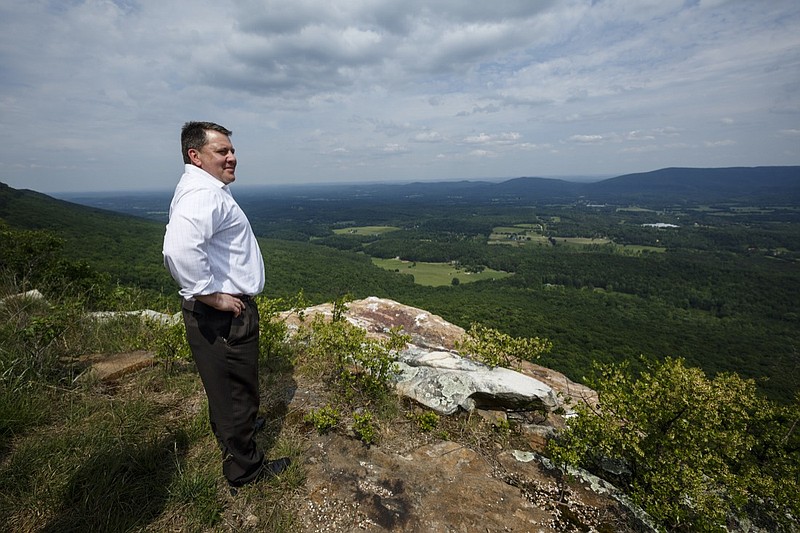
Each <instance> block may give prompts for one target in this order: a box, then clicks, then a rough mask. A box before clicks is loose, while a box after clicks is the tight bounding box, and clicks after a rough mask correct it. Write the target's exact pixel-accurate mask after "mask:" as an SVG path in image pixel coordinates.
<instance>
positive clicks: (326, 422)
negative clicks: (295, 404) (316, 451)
mask: <svg viewBox="0 0 800 533" xmlns="http://www.w3.org/2000/svg"><path fill="white" fill-rule="evenodd" d="M340 418H341V413H339V410H338V409H336V408H335V407H331V406H330V405H325V406H323V407H320V408H319V409H312V410H311V411H309V412H308V413H307V414H306V415H305V416H304V417H303V421H304V422H306V423H308V424H312V425H313V426H314V428H316V430H317V433H319V434H320V435H323V434H325V433H328V432H329V431H330V430H332V429H333V428H335V427H336V426H337V425H338V424H339V419H340Z"/></svg>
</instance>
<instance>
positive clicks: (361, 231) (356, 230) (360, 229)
mask: <svg viewBox="0 0 800 533" xmlns="http://www.w3.org/2000/svg"><path fill="white" fill-rule="evenodd" d="M399 229H400V228H397V227H395V226H354V227H351V228H339V229H335V230H333V232H334V233H336V234H337V235H382V234H384V233H389V232H390V231H397V230H399Z"/></svg>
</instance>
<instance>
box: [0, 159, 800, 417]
mask: <svg viewBox="0 0 800 533" xmlns="http://www.w3.org/2000/svg"><path fill="white" fill-rule="evenodd" d="M791 168H792V169H793V170H786V169H779V170H778V171H776V173H775V174H774V176H773V177H774V179H773V180H772V181H771V182H770V181H769V180H768V179H765V178H764V177H763V175H762V174H763V171H760V170H759V171H754V174H752V175H756V177H757V178H758V179H755V180H754V179H749V178H748V179H745V178H742V177H741V176H740V174H741V173H740V172H739V171H738V170H737V171H736V172H734V173H733V174H731V175H732V176H734V177H735V178H736V179H735V180H734V181H735V183H736V184H737V185H732V187H731V189H730V190H728V191H721V192H720V193H719V194H718V197H719V198H722V197H727V198H729V199H730V198H732V197H733V196H732V195H740V196H741V194H743V192H742V191H747V190H752V187H755V186H761V187H764V186H765V184H766V183H768V182H769V183H773V185H774V187H779V186H782V187H784V189H781V190H783V191H784V194H782V197H783V199H784V200H785V201H784V202H780V203H775V204H764V203H759V204H751V203H748V202H747V201H746V199H745V200H742V201H738V202H734V201H727V202H711V203H701V202H691V201H690V200H691V197H690V196H684V197H682V198H681V201H680V202H677V203H673V202H672V201H671V200H672V198H666V199H664V198H662V199H660V200H658V201H655V200H652V199H651V200H649V201H648V200H646V199H643V198H644V197H641V199H640V201H637V202H635V203H633V202H631V201H630V198H632V196H630V195H631V194H633V192H632V191H634V185H635V184H638V186H641V187H643V189H642V190H645V189H647V186H648V183H650V181H651V180H652V178H653V176H645V177H640V178H631V177H620V178H615V179H613V180H606V182H607V183H606V186H607V187H609V190H611V189H612V188H613V187H617V186H619V184H620V183H625V184H627V185H626V187H627V188H625V191H627V192H626V193H625V195H624V196H623V197H618V198H620V199H619V200H618V202H616V203H612V202H611V199H612V198H610V197H609V199H608V200H609V201H606V202H603V203H602V204H595V203H591V202H590V201H587V199H583V198H580V197H579V198H575V199H573V200H571V201H564V202H561V203H559V202H554V201H553V200H552V199H551V200H550V201H548V202H541V203H540V202H528V201H526V200H525V199H524V198H523V197H521V196H518V197H517V199H516V200H514V201H513V202H511V201H510V200H509V201H503V202H497V201H492V198H486V197H481V196H476V198H481V199H480V200H471V199H470V195H471V194H475V195H478V194H479V191H481V190H483V189H484V188H486V187H503V188H504V190H505V191H509V190H516V191H517V192H519V190H521V189H520V187H523V188H524V187H525V186H531V185H532V184H533V183H534V182H532V181H531V180H522V181H519V180H512V182H513V183H508V182H507V183H506V184H488V183H469V182H461V183H458V184H452V186H450V187H449V188H448V186H447V184H437V185H435V186H434V185H432V184H412V185H407V186H401V185H395V186H385V187H389V188H390V189H391V190H393V191H395V192H397V191H400V190H403V191H406V192H411V191H417V192H418V193H420V194H408V195H396V194H395V195H394V196H392V195H390V194H385V191H386V189H384V188H383V187H384V186H374V187H373V186H363V187H359V188H358V190H359V191H360V193H359V194H358V195H357V196H348V195H347V194H346V193H345V192H344V191H342V190H338V191H337V190H335V189H332V188H327V189H325V188H319V189H311V188H305V189H298V190H292V191H290V190H284V191H282V192H276V193H275V194H270V193H268V191H262V192H261V193H255V192H253V191H249V192H248V194H245V195H241V196H240V203H241V204H242V206H243V208H244V209H245V211H246V212H247V213H248V217H249V218H250V219H251V222H252V224H253V227H254V229H255V231H256V233H257V234H258V235H259V237H260V238H261V239H262V240H261V243H262V248H263V250H264V256H265V261H266V263H267V288H266V290H265V292H266V293H267V295H269V296H273V297H275V296H292V295H294V294H297V293H298V292H299V291H301V290H302V291H303V292H304V294H305V296H306V297H307V298H308V300H309V301H310V302H311V303H318V302H323V301H330V300H332V299H335V298H338V297H341V296H343V295H345V294H350V295H352V296H354V297H365V296H370V295H375V296H383V297H389V298H392V299H395V300H398V301H401V302H403V303H406V304H409V305H414V306H417V307H421V308H425V309H428V310H430V311H431V312H434V313H436V314H440V315H442V316H443V317H444V318H446V319H447V320H449V321H452V322H454V323H456V324H459V325H461V326H464V327H467V326H469V325H470V324H471V323H473V322H480V323H483V324H485V325H488V326H491V327H495V328H498V329H500V330H502V331H505V332H507V333H509V334H511V335H515V336H545V337H548V338H549V339H551V340H552V341H553V343H554V349H553V350H552V352H551V353H550V354H548V355H546V356H544V358H543V362H544V364H546V365H548V366H551V367H553V368H555V369H557V370H560V371H563V372H565V373H566V374H567V375H569V376H570V377H571V378H573V379H576V380H581V379H582V378H583V377H584V376H585V375H586V373H587V372H588V370H589V368H590V366H591V362H592V361H605V362H610V361H620V360H631V361H633V363H634V365H637V364H638V363H637V361H638V358H639V356H641V355H644V356H647V357H653V358H659V359H660V358H663V357H667V356H679V357H683V358H685V359H686V360H687V361H688V362H689V363H690V364H693V365H698V366H700V367H702V368H703V369H705V370H706V371H708V372H711V373H716V372H719V371H734V372H737V373H740V374H741V375H742V376H744V377H751V378H757V379H758V380H759V381H758V385H759V387H760V388H761V390H762V391H764V392H766V393H768V394H769V395H770V396H772V397H774V398H779V399H782V400H784V401H787V400H790V399H791V397H792V396H793V395H794V394H795V393H796V392H797V391H798V388H799V386H800V374H799V370H798V369H799V368H800V355H799V354H798V349H799V348H800V304H799V303H798V302H800V269H798V259H800V208H798V205H797V204H795V203H792V201H791V191H792V190H794V189H796V188H797V182H798V180H796V179H795V178H793V177H792V176H794V175H795V174H793V173H796V171H797V167H791ZM751 170H752V169H751ZM679 171H680V169H666V170H665V171H664V175H663V176H662V177H664V179H666V180H667V181H668V182H669V183H672V184H673V185H674V184H675V183H677V182H678V181H681V180H683V182H684V185H685V186H686V187H688V186H689V185H692V184H693V185H692V186H693V187H695V188H697V189H699V190H702V191H704V193H703V194H706V193H709V194H710V191H713V190H714V187H717V188H719V186H720V183H721V182H720V181H719V180H720V178H719V175H718V174H717V173H713V172H712V173H710V174H709V173H706V174H704V175H706V176H709V175H710V176H711V178H709V180H706V181H703V180H700V178H699V177H698V174H697V173H689V174H688V176H689V177H685V176H686V175H684V177H682V178H681V177H680V176H677V175H676V173H678V172H679ZM760 173H761V174H760ZM748 175H751V174H748ZM737 176H738V177H737ZM758 176H760V177H758ZM615 180H616V181H615ZM642 180H644V181H642ZM698 180H700V181H698ZM555 181H558V180H555ZM536 183H537V184H536V185H535V186H536V187H543V186H547V187H551V188H552V187H556V188H558V187H560V185H559V184H557V183H553V182H552V181H547V182H545V183H542V184H539V183H538V181H537V182H536ZM600 183H601V184H602V183H603V182H600ZM748 184H749V185H748ZM759 184H760V185H759ZM781 184H782V185H781ZM573 185H574V184H573ZM598 185H599V184H598ZM612 186H613V187H612ZM676 187H677V186H676ZM748 187H751V189H748ZM774 187H773V188H772V192H774V191H775V190H776V189H775V188H774ZM677 188H678V189H680V187H677ZM379 190H381V191H384V192H382V193H380V194H379V193H378V192H376V191H379ZM423 190H427V191H429V192H428V193H421V192H420V191H423ZM448 190H449V191H450V193H451V194H450V195H447V194H446V193H447V191H448ZM496 190H497V189H496ZM539 190H541V188H540V189H539ZM681 190H683V189H681ZM430 191H435V194H429V193H430ZM563 192H564V191H563V190H560V192H558V194H562V193H563ZM0 193H1V194H2V196H0V198H2V201H0V217H2V218H3V219H4V220H5V221H6V224H8V225H9V226H10V227H12V228H47V229H48V230H49V231H52V232H53V233H55V234H57V235H59V236H61V237H63V238H64V239H65V240H66V246H67V248H68V249H69V252H70V254H71V255H72V256H74V258H76V259H81V260H86V261H88V262H89V264H90V265H92V266H93V267H95V268H97V269H99V270H101V271H104V272H109V273H110V274H111V275H112V277H113V279H119V280H121V282H122V283H134V284H137V285H138V286H140V287H143V288H146V289H149V290H153V291H155V292H157V293H163V294H167V295H169V297H170V298H172V301H175V291H176V287H175V286H174V284H173V283H172V281H171V280H170V279H169V277H168V276H167V274H166V272H165V270H164V269H163V266H162V264H161V254H160V247H161V238H162V234H163V222H164V220H163V217H164V213H165V211H166V207H167V206H168V202H169V196H168V195H163V196H160V197H159V196H151V197H148V198H149V199H147V198H144V197H143V198H137V199H136V201H135V202H134V201H133V200H131V199H130V198H127V199H122V198H121V199H120V200H119V203H118V205H122V204H124V205H125V209H124V210H126V211H129V212H149V213H155V214H153V215H151V216H152V217H153V218H155V219H158V221H148V220H144V219H141V218H131V217H123V216H120V215H115V214H112V213H109V212H105V211H100V210H97V209H88V208H84V207H79V206H76V205H73V204H68V203H64V202H60V201H55V200H53V199H51V198H48V197H45V196H43V195H38V194H36V193H30V192H22V191H14V190H13V189H9V188H7V187H4V188H2V189H0ZM234 193H235V194H236V191H234ZM426 194H427V196H426ZM504 194H505V193H504ZM634 196H635V195H634ZM645 196H646V195H645ZM445 197H447V198H449V199H448V200H442V199H443V198H445ZM493 198H495V199H496V198H497V197H496V196H495V197H493ZM505 198H507V199H508V198H511V196H506V197H505ZM112 200H113V199H109V198H105V199H104V200H103V202H105V204H104V205H108V206H110V207H114V205H115V204H114V202H113V201H112ZM148 202H151V203H148ZM393 258H399V259H401V260H404V261H406V262H405V263H395V264H397V265H401V266H398V267H394V268H392V269H389V270H383V269H381V268H379V267H378V266H376V264H375V262H373V259H375V260H376V261H377V260H379V259H393ZM423 263H424V264H425V265H426V266H427V265H432V267H431V268H435V266H436V265H441V267H442V269H445V268H446V269H447V270H448V272H450V273H449V274H447V273H445V274H443V278H442V281H441V282H440V283H434V284H430V285H423V284H420V283H415V278H414V271H415V268H417V267H422V265H423ZM485 269H494V270H496V271H503V272H505V273H509V274H511V275H510V276H508V277H504V278H503V279H496V280H491V279H488V280H484V281H476V282H472V280H473V279H474V277H475V276H474V273H476V272H481V271H484V270H485ZM442 271H443V272H444V270H442ZM448 276H449V277H448Z"/></svg>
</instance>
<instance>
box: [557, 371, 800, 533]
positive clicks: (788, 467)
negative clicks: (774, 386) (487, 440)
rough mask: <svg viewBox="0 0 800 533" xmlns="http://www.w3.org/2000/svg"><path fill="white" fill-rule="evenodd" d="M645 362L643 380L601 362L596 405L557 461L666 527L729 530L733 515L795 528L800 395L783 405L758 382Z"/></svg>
mask: <svg viewBox="0 0 800 533" xmlns="http://www.w3.org/2000/svg"><path fill="white" fill-rule="evenodd" d="M643 365H644V366H645V369H646V370H645V371H644V372H642V373H641V375H640V377H639V378H638V379H634V377H633V375H632V373H631V371H630V369H629V368H628V366H627V365H626V364H622V365H604V366H601V365H597V366H596V375H595V377H594V378H593V379H592V380H591V381H590V384H591V385H592V386H593V387H594V388H595V389H596V390H597V392H598V394H599V403H598V404H597V405H596V406H587V405H585V404H578V405H576V406H575V410H576V412H577V413H578V416H577V417H576V418H575V419H573V420H571V421H570V423H569V425H568V428H567V430H565V431H564V432H563V433H562V435H561V436H560V437H559V438H558V439H556V440H553V441H551V442H550V445H549V453H550V454H551V456H552V457H553V459H554V460H556V461H557V462H559V463H561V464H573V465H578V466H581V467H584V468H587V469H589V470H591V471H593V472H595V473H598V474H600V475H603V476H604V477H610V478H611V479H612V480H613V481H614V482H615V483H617V484H619V485H621V486H622V487H623V488H624V489H625V490H626V491H627V492H628V493H629V495H630V496H631V497H632V498H633V499H634V500H635V501H636V502H637V503H639V504H640V505H642V506H643V508H644V509H645V510H647V512H648V513H650V515H651V516H653V517H654V518H655V519H657V520H659V521H660V522H661V523H662V524H663V525H664V526H666V527H668V528H670V529H675V530H691V531H723V530H724V525H725V523H726V520H727V519H728V518H729V517H730V516H731V515H732V516H737V515H738V516H747V517H748V519H750V520H752V521H753V522H755V523H759V522H761V523H764V524H768V525H769V526H768V529H776V528H777V527H778V526H779V525H781V524H782V525H783V526H785V527H787V528H788V529H790V530H791V529H793V528H796V527H797V526H798V524H797V522H796V521H795V520H796V518H797V517H800V435H798V428H797V424H798V421H799V420H800V396H798V398H796V401H795V403H794V404H793V405H789V406H786V405H779V404H776V403H773V402H770V401H769V400H767V399H765V398H763V397H761V396H759V395H758V394H757V392H756V386H755V383H754V382H753V381H752V380H745V379H742V378H740V377H739V376H737V375H736V374H719V375H717V376H716V377H715V378H713V379H708V378H707V377H706V376H705V374H704V373H703V372H702V371H701V370H700V369H697V368H688V367H686V366H684V362H683V361H682V360H680V359H666V360H665V361H664V362H662V363H653V362H650V361H644V362H643ZM609 465H613V468H610V467H609ZM611 471H614V472H616V473H615V474H611V473H610V472H611ZM792 516H793V517H794V519H793V518H792ZM770 524H771V525H770Z"/></svg>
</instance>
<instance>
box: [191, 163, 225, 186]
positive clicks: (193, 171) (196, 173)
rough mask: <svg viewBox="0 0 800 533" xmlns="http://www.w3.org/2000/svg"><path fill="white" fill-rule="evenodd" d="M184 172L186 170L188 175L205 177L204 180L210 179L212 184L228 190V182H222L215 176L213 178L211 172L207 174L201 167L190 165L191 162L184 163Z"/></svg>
mask: <svg viewBox="0 0 800 533" xmlns="http://www.w3.org/2000/svg"><path fill="white" fill-rule="evenodd" d="M185 172H186V174H188V175H190V176H194V177H198V178H201V179H206V180H211V182H212V183H213V184H214V185H216V186H217V187H219V188H220V189H224V190H226V191H227V190H228V184H227V183H222V182H221V181H220V180H218V179H217V178H215V177H214V176H212V175H211V174H209V173H208V172H206V171H205V170H203V169H202V168H200V167H196V166H194V165H192V164H191V163H186V164H185Z"/></svg>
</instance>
